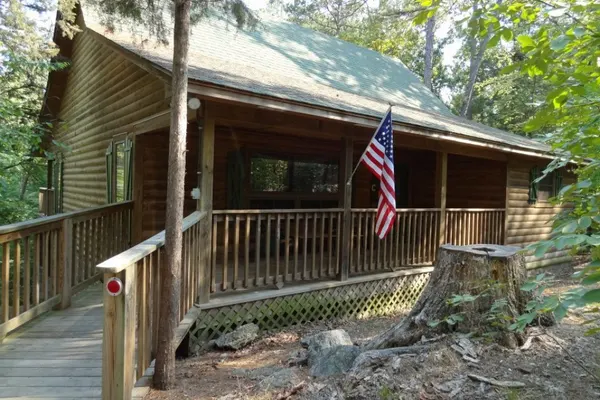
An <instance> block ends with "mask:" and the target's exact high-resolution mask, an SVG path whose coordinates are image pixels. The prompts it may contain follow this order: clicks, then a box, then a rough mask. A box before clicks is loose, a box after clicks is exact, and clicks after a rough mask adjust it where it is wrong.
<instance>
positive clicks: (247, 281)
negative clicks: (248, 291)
mask: <svg viewBox="0 0 600 400" xmlns="http://www.w3.org/2000/svg"><path fill="white" fill-rule="evenodd" d="M250 223H251V220H250V215H246V232H245V236H244V239H245V241H244V247H245V248H244V250H245V251H244V286H245V287H247V288H248V287H250Z"/></svg>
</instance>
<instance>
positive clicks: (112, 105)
mask: <svg viewBox="0 0 600 400" xmlns="http://www.w3.org/2000/svg"><path fill="white" fill-rule="evenodd" d="M166 109H167V101H166V100H165V93H164V84H163V83H162V82H161V81H160V80H159V79H158V78H156V77H154V76H152V75H150V74H149V73H148V72H146V71H144V70H143V69H141V68H139V67H137V66H136V65H134V64H133V63H131V62H130V61H128V60H126V59H125V58H124V57H123V56H121V55H120V54H119V53H118V52H116V51H115V50H113V49H111V48H110V47H108V46H106V45H105V44H103V43H101V42H100V41H98V40H97V39H96V38H95V37H94V34H93V33H90V32H88V31H85V30H84V31H83V32H82V33H80V34H77V35H76V36H75V39H74V43H73V53H72V59H71V65H70V69H69V72H68V77H67V83H66V90H65V92H64V96H63V98H62V99H61V107H60V113H59V119H60V121H61V122H60V124H59V125H58V126H57V127H55V131H54V136H55V139H56V140H58V141H59V142H61V143H63V144H65V145H66V146H68V148H69V150H68V151H63V152H64V159H65V162H64V210H65V211H70V210H76V209H81V208H86V207H92V206H98V205H102V204H105V203H106V164H105V151H106V148H107V146H108V143H109V141H110V140H111V138H112V137H113V136H114V135H116V134H120V133H125V131H124V129H125V127H126V126H127V125H129V124H131V123H132V122H135V121H138V120H140V119H143V118H146V117H148V116H150V115H152V114H155V113H157V112H160V111H163V110H166Z"/></svg>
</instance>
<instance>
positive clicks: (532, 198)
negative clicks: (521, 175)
mask: <svg viewBox="0 0 600 400" xmlns="http://www.w3.org/2000/svg"><path fill="white" fill-rule="evenodd" d="M538 175H539V173H538V167H537V166H535V167H533V168H531V169H530V170H529V201H528V202H529V204H535V203H536V202H537V198H538V183H537V181H536V179H537V178H538Z"/></svg>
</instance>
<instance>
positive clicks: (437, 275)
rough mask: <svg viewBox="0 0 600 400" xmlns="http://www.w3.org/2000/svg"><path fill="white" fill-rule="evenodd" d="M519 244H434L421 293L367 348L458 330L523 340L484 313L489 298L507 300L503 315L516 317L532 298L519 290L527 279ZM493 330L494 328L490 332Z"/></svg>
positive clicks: (492, 301) (397, 343) (401, 343)
mask: <svg viewBox="0 0 600 400" xmlns="http://www.w3.org/2000/svg"><path fill="white" fill-rule="evenodd" d="M519 250H520V248H518V247H514V246H499V245H488V244H485V245H471V246H453V245H443V246H441V247H440V249H439V253H438V259H437V262H436V265H435V269H434V270H433V272H432V273H431V278H430V280H429V283H428V284H427V287H426V288H425V289H424V291H423V293H422V294H421V297H419V300H418V301H417V303H416V304H415V306H414V307H413V309H412V310H411V312H410V313H409V314H408V316H407V317H406V318H404V319H403V320H402V321H401V322H400V323H399V324H397V325H395V326H393V327H392V328H390V329H389V330H388V331H386V332H384V333H382V334H380V335H379V336H377V337H375V338H374V339H372V340H371V341H370V342H369V343H367V344H366V346H365V347H366V349H368V350H373V349H383V348H389V347H401V346H409V345H411V344H414V343H416V342H417V341H419V340H420V339H421V337H422V336H423V335H430V334H440V333H447V332H451V331H458V332H467V333H468V332H480V331H481V330H482V329H483V330H487V331H488V332H489V331H490V330H492V332H494V333H499V334H500V337H501V339H502V340H504V341H507V340H508V341H509V343H511V342H512V343H514V341H515V340H516V341H517V342H520V341H522V338H521V335H519V334H516V333H509V332H508V331H507V330H506V329H503V328H501V327H492V325H491V324H490V322H489V321H488V320H487V317H488V316H489V315H490V313H489V312H490V308H491V306H492V304H493V303H494V301H496V300H498V299H506V302H507V303H506V306H505V307H504V308H502V311H501V313H502V316H503V317H504V316H508V317H510V318H515V317H517V316H519V315H521V314H523V313H524V312H525V306H526V304H527V302H528V301H529V300H530V299H531V295H530V294H529V293H528V292H523V291H522V290H520V288H521V286H522V284H523V283H524V281H525V279H526V270H525V258H524V257H523V255H522V254H520V253H518V251H519ZM482 293H485V295H483V296H479V297H477V299H476V300H475V301H472V302H463V303H461V304H459V305H457V306H453V305H450V304H448V299H450V298H452V297H453V296H454V295H465V294H470V295H472V296H477V295H479V294H482ZM453 314H454V315H456V314H459V315H461V316H462V318H463V320H462V321H459V322H457V323H456V324H454V325H450V324H448V323H446V322H441V323H439V324H438V325H436V326H432V325H430V323H431V322H433V321H443V320H444V319H445V318H447V317H449V316H450V315H453ZM493 329H497V331H493Z"/></svg>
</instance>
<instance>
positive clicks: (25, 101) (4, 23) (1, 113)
mask: <svg viewBox="0 0 600 400" xmlns="http://www.w3.org/2000/svg"><path fill="white" fill-rule="evenodd" d="M34 11H36V12H37V11H47V5H46V4H45V3H44V2H38V3H37V8H36V9H35V10H34ZM32 15H35V14H34V13H33V12H31V11H30V12H29V13H28V12H27V10H26V8H25V5H24V4H23V3H22V2H19V1H17V0H10V1H7V2H3V3H0V59H1V60H2V64H1V65H0V138H1V139H0V225H2V224H7V223H11V222H18V221H22V220H25V219H30V218H34V217H36V216H37V191H38V188H39V187H40V186H44V183H45V179H44V177H45V175H44V169H45V160H44V158H40V157H36V153H40V150H41V145H42V140H43V138H44V136H45V135H46V133H47V132H46V128H47V127H48V123H45V122H40V110H41V105H42V100H43V96H44V90H45V86H46V78H47V76H48V73H49V72H50V71H52V70H56V69H58V68H62V67H64V66H65V64H64V63H60V62H55V61H52V57H53V56H55V55H56V49H55V48H54V46H53V45H52V43H50V42H49V41H48V37H49V36H50V33H49V32H47V31H44V30H43V29H42V28H41V27H40V26H39V25H38V24H37V23H36V21H35V19H34V18H33V17H32Z"/></svg>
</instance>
